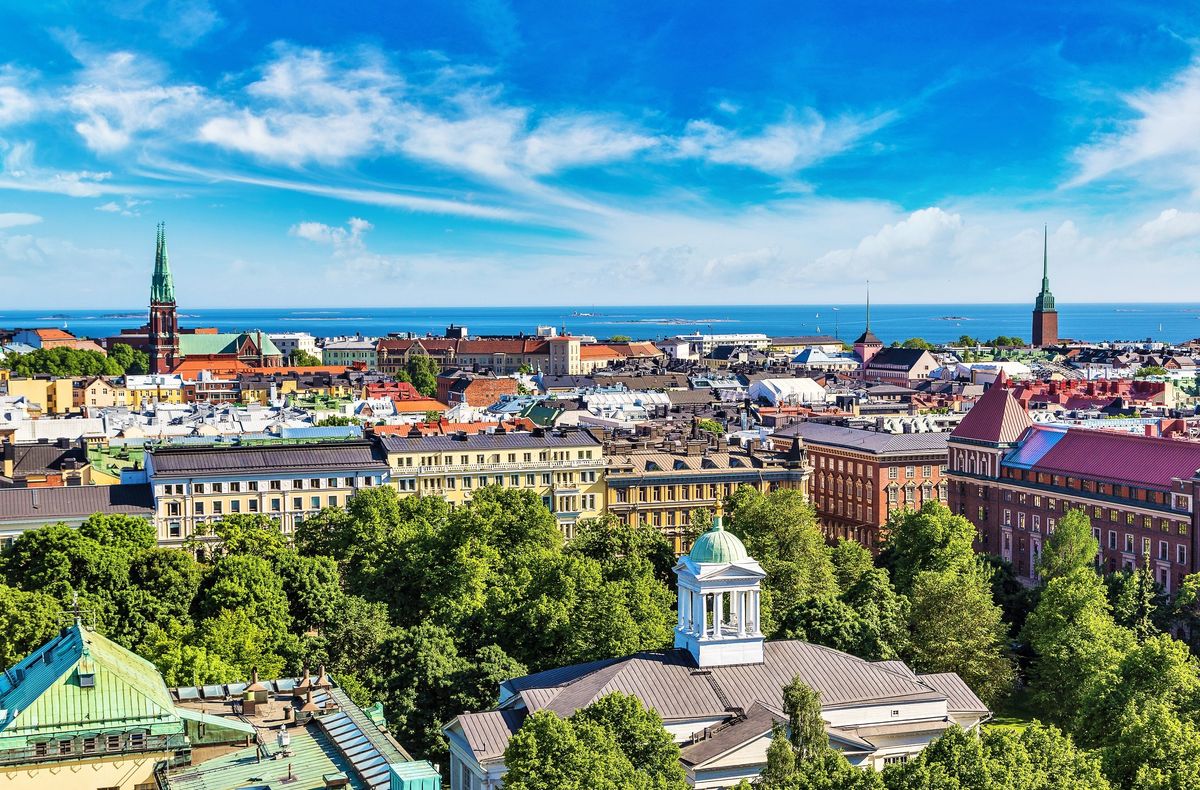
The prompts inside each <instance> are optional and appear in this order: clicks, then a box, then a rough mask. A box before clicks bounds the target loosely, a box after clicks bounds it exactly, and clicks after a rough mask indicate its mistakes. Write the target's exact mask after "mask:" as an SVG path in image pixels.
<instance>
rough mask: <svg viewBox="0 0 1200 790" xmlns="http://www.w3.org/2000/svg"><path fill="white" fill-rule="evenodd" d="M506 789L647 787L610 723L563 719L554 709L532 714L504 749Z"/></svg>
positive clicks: (564, 789) (613, 789) (561, 789)
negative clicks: (609, 725)
mask: <svg viewBox="0 0 1200 790" xmlns="http://www.w3.org/2000/svg"><path fill="white" fill-rule="evenodd" d="M504 766H505V769H506V771H505V774H504V785H503V786H504V788H505V790H593V788H612V790H617V788H629V789H630V790H635V789H639V788H643V787H646V785H644V784H642V783H641V782H639V781H638V779H639V778H640V777H638V776H637V771H636V770H635V769H634V767H633V764H632V763H631V762H630V761H629V758H627V757H626V756H625V755H624V754H622V753H621V749H620V747H619V746H618V745H617V741H616V738H614V737H613V735H612V734H611V733H610V732H609V731H608V730H606V729H605V728H603V727H601V726H599V725H596V724H591V723H590V722H579V723H574V722H571V721H568V720H565V719H560V718H559V717H558V716H557V715H556V714H554V713H552V712H551V711H548V710H540V711H537V712H536V713H533V714H531V715H530V716H528V717H527V718H526V719H525V721H524V722H522V724H521V729H519V730H518V731H517V733H516V734H515V735H513V737H512V738H511V739H509V742H508V747H507V748H506V749H505V751H504Z"/></svg>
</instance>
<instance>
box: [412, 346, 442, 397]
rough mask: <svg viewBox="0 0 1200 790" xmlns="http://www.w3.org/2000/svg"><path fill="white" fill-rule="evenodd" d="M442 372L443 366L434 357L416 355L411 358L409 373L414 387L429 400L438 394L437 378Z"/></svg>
mask: <svg viewBox="0 0 1200 790" xmlns="http://www.w3.org/2000/svg"><path fill="white" fill-rule="evenodd" d="M441 372H442V367H441V365H439V364H438V361H437V360H436V359H434V358H433V357H430V356H426V355H425V354H414V355H413V356H411V357H409V359H408V365H407V373H408V377H409V380H410V381H412V385H413V386H414V387H416V388H417V391H418V392H420V393H421V394H422V395H424V396H425V397H427V398H432V397H433V396H434V395H436V394H437V377H438V374H439V373H441Z"/></svg>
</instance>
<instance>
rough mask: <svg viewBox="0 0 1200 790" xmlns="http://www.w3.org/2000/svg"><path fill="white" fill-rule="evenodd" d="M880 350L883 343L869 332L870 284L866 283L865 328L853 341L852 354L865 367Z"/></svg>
mask: <svg viewBox="0 0 1200 790" xmlns="http://www.w3.org/2000/svg"><path fill="white" fill-rule="evenodd" d="M881 348H883V341H882V340H880V339H879V338H877V337H875V333H874V332H872V331H871V284H870V283H867V327H866V329H865V330H863V333H862V334H861V335H859V337H858V340H855V341H854V353H855V354H858V358H859V359H860V360H862V363H863V365H866V364H867V363H868V362H870V361H871V357H873V356H875V354H877V353H878V352H879V349H881Z"/></svg>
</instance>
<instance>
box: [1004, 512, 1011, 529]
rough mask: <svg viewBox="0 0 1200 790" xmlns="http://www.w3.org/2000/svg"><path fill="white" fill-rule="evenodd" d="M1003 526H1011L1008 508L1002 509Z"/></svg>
mask: <svg viewBox="0 0 1200 790" xmlns="http://www.w3.org/2000/svg"><path fill="white" fill-rule="evenodd" d="M1004 526H1006V527H1011V526H1012V511H1011V510H1009V509H1008V508H1005V509H1004Z"/></svg>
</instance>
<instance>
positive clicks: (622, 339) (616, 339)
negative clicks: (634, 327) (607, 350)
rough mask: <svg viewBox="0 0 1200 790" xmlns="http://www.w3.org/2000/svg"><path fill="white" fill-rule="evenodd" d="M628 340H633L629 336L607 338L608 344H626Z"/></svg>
mask: <svg viewBox="0 0 1200 790" xmlns="http://www.w3.org/2000/svg"><path fill="white" fill-rule="evenodd" d="M630 340H633V338H632V337H630V336H629V335H613V336H612V337H610V338H609V342H612V343H628V342H629V341H630Z"/></svg>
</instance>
